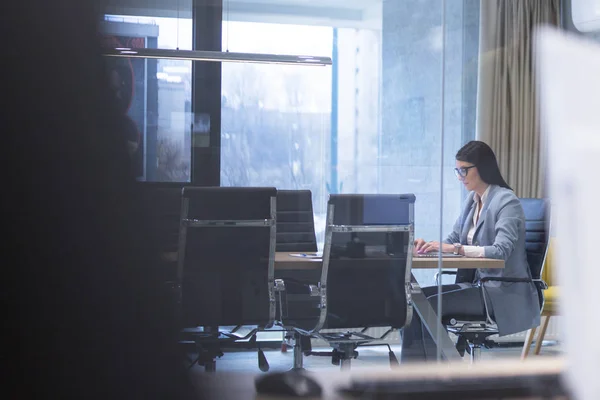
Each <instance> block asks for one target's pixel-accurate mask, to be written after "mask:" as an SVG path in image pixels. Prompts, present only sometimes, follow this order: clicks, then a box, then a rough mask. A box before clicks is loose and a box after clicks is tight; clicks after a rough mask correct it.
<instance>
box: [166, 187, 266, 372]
mask: <svg viewBox="0 0 600 400" xmlns="http://www.w3.org/2000/svg"><path fill="white" fill-rule="evenodd" d="M276 194H277V192H276V190H275V188H225V187H211V188H205V187H202V188H200V187H186V188H184V189H183V192H182V205H181V223H180V232H179V257H178V271H177V282H178V288H179V289H180V319H181V322H182V327H184V328H187V329H184V330H183V335H182V341H184V342H185V341H186V339H187V338H191V340H193V341H194V342H195V344H196V347H197V351H198V357H197V358H196V360H194V362H193V363H192V364H191V366H193V365H194V364H195V363H198V364H200V365H203V366H204V367H205V368H206V370H207V371H214V370H215V366H216V362H215V359H216V357H220V356H222V354H223V353H222V351H221V349H222V348H223V346H226V345H227V344H231V343H233V342H236V341H240V340H250V341H251V342H252V343H254V342H255V340H256V333H257V332H258V331H259V330H262V329H267V328H270V327H272V326H273V324H274V321H275V291H276V288H275V279H274V261H275V236H276V226H275V223H276V218H275V209H276ZM226 326H234V327H235V328H234V329H231V330H228V331H227V330H224V329H223V327H226ZM197 327H201V328H197ZM243 327H250V328H249V329H250V331H249V332H248V333H247V334H245V335H244V334H239V332H240V331H241V329H242V328H243ZM191 366H190V367H191ZM259 367H260V368H261V370H263V371H264V370H268V368H269V367H268V363H267V361H266V358H265V357H264V354H263V353H262V350H260V349H259Z"/></svg>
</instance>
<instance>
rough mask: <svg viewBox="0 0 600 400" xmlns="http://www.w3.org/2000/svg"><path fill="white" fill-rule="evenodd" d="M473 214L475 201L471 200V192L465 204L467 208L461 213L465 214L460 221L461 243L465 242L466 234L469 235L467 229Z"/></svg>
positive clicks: (469, 226)
mask: <svg viewBox="0 0 600 400" xmlns="http://www.w3.org/2000/svg"><path fill="white" fill-rule="evenodd" d="M469 204H470V205H469ZM473 214H475V202H474V201H473V195H472V194H471V201H470V203H468V204H467V208H466V209H465V213H464V214H463V215H466V218H465V219H464V220H463V221H462V232H461V233H460V242H461V243H463V244H466V243H467V236H468V235H469V229H470V228H471V221H473Z"/></svg>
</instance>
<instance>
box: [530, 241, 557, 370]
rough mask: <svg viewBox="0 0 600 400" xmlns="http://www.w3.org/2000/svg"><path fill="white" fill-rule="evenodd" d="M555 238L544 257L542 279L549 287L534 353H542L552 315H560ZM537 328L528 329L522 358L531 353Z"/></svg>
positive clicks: (545, 294) (545, 293) (550, 242)
mask: <svg viewBox="0 0 600 400" xmlns="http://www.w3.org/2000/svg"><path fill="white" fill-rule="evenodd" d="M554 241H555V239H554V238H550V241H549V243H548V249H547V250H546V257H545V258H544V267H543V269H542V280H543V281H544V282H546V284H547V285H548V289H546V290H544V307H543V308H542V314H541V315H542V319H543V320H542V323H541V325H540V326H541V329H540V333H539V335H538V337H537V339H536V341H535V349H534V351H533V353H534V354H536V355H538V354H540V350H541V349H542V342H543V341H544V336H545V335H546V329H548V323H549V322H550V317H552V316H554V315H558V303H557V302H558V285H557V284H556V282H554V279H553V271H552V268H553V266H552V263H553V257H554V256H553V250H552V249H553V247H554V246H555V245H554ZM535 332H536V328H532V329H530V330H529V331H527V337H526V338H525V343H524V344H523V351H522V352H521V358H522V359H525V358H527V356H528V355H529V350H530V348H531V343H532V342H533V339H534V337H535Z"/></svg>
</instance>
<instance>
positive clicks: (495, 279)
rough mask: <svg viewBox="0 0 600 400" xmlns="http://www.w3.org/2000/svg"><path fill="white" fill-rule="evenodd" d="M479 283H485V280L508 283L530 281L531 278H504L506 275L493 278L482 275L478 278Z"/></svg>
mask: <svg viewBox="0 0 600 400" xmlns="http://www.w3.org/2000/svg"><path fill="white" fill-rule="evenodd" d="M479 282H480V283H485V282H510V283H519V282H522V283H532V282H533V279H531V278H506V277H498V278H493V277H489V276H486V277H483V278H481V279H480V280H479Z"/></svg>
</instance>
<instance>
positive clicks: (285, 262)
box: [275, 252, 504, 270]
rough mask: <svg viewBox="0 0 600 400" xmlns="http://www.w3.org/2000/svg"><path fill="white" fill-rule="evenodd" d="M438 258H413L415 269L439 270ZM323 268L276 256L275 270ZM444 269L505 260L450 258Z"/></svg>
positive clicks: (493, 265) (495, 265) (485, 265)
mask: <svg viewBox="0 0 600 400" xmlns="http://www.w3.org/2000/svg"><path fill="white" fill-rule="evenodd" d="M437 267H438V259H437V258H422V257H413V262H412V268H413V269H437ZM318 268H321V259H311V258H302V257H294V256H291V255H290V253H289V252H277V253H276V254H275V269H276V270H286V269H295V270H298V269H318ZM443 268H446V269H450V268H456V269H476V268H504V261H503V260H494V259H490V258H468V257H449V258H444V259H443Z"/></svg>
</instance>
